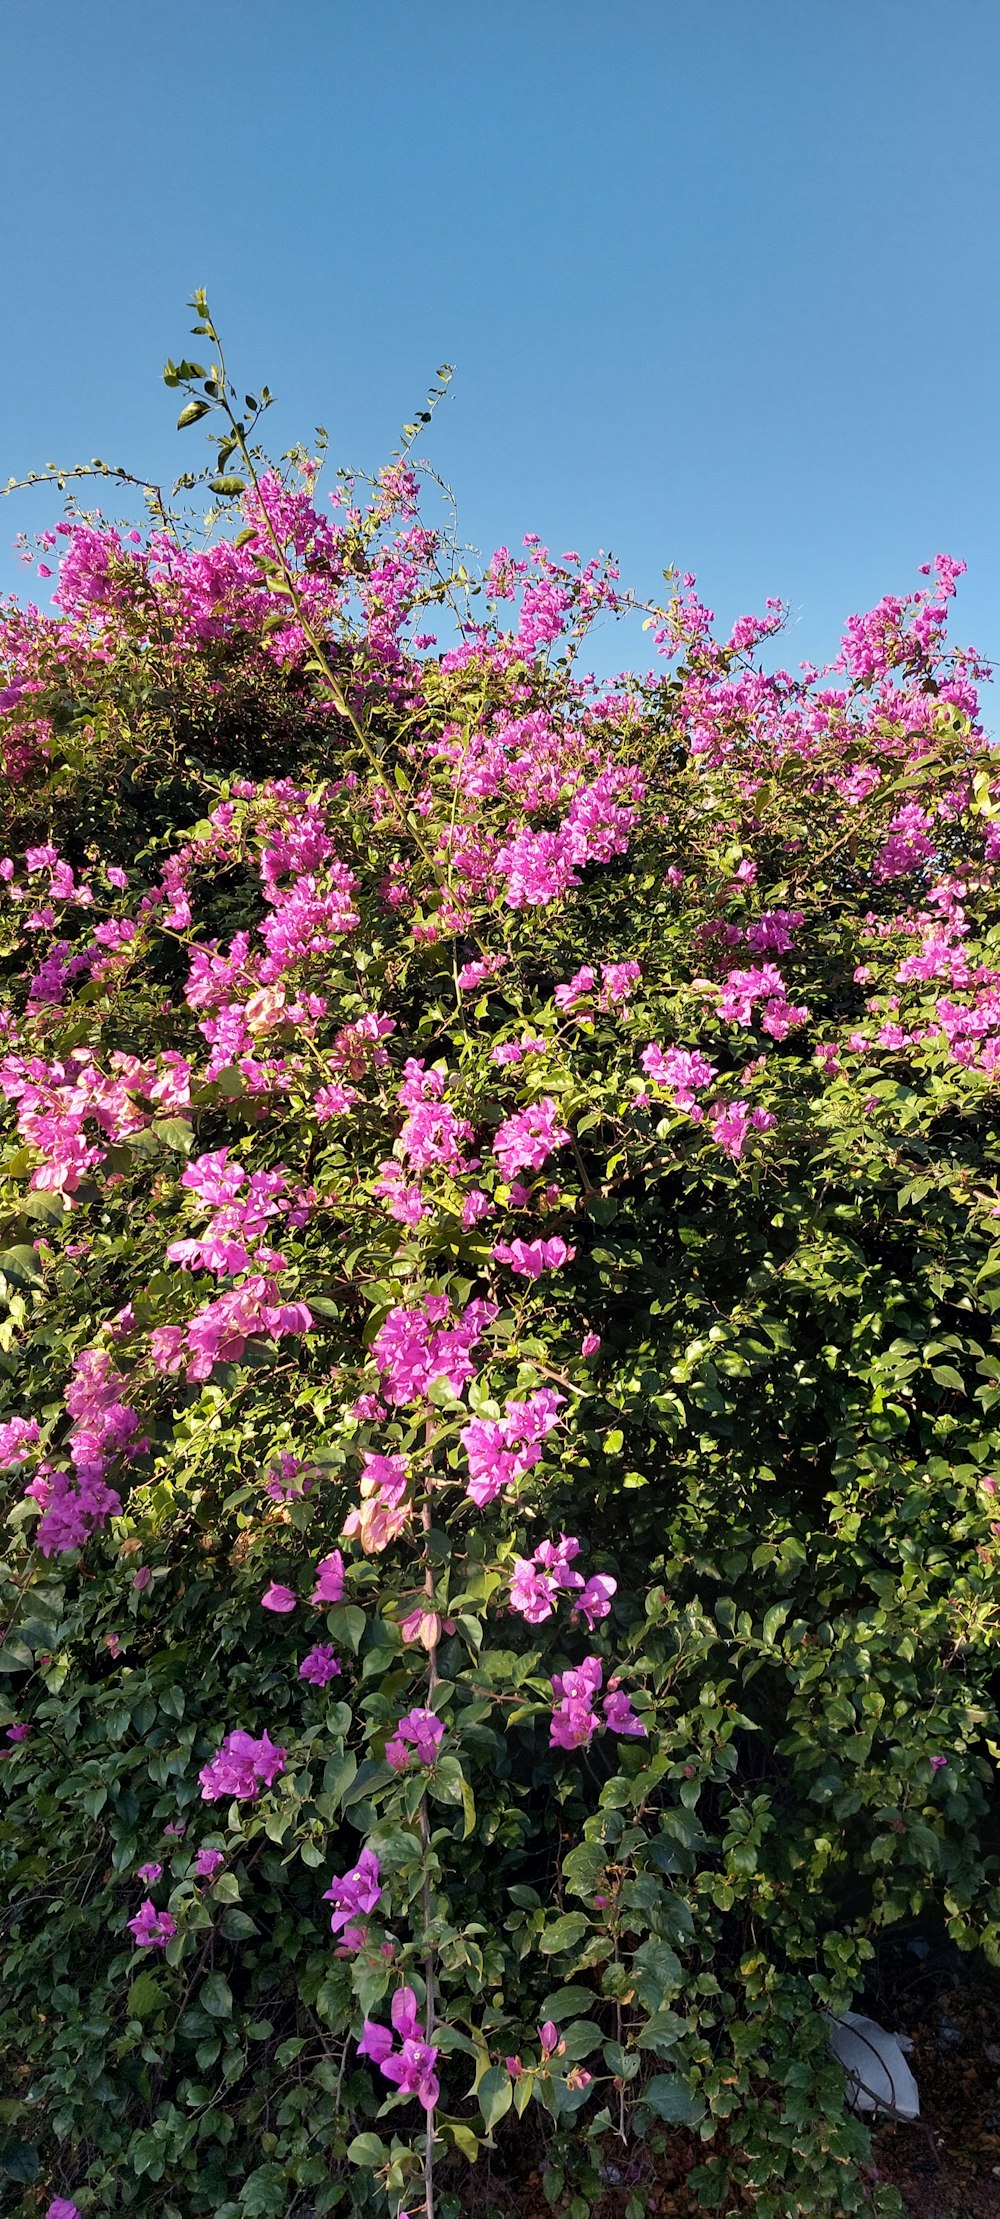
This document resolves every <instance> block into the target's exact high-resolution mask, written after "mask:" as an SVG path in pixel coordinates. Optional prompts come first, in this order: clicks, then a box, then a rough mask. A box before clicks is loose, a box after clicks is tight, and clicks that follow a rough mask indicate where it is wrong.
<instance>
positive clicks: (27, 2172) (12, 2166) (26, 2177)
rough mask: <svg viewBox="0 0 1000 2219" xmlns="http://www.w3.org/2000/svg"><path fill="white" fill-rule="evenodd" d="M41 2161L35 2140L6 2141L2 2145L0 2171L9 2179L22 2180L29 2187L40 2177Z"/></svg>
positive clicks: (23, 2184) (0, 2148)
mask: <svg viewBox="0 0 1000 2219" xmlns="http://www.w3.org/2000/svg"><path fill="white" fill-rule="evenodd" d="M40 2171H41V2163H40V2160H39V2156H38V2151H37V2150H36V2148H35V2145H34V2143H33V2142H18V2141H16V2140H15V2141H12V2142H4V2143H3V2144H2V2145H0V2173H2V2174H3V2175H4V2176H5V2178H6V2179H7V2180H16V2181H20V2182H21V2184H22V2186H23V2187H25V2188H27V2187H29V2186H30V2184H31V2182H32V2181H35V2180H37V2179H38V2175H39V2173H40Z"/></svg>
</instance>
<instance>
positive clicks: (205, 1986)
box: [198, 1972, 233, 2019]
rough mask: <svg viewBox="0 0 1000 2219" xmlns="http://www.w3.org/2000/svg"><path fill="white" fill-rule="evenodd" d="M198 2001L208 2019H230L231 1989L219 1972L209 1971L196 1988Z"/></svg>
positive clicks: (231, 2012) (231, 2005) (231, 2013)
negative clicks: (206, 2013)
mask: <svg viewBox="0 0 1000 2219" xmlns="http://www.w3.org/2000/svg"><path fill="white" fill-rule="evenodd" d="M198 2001H199V2003H200V2005H201V2008H202V2010H203V2011H207V2012H208V2015H209V2018H210V2019H231V2018H232V2015H233V1991H232V1989H231V1987H230V1985H229V1982H228V1980H227V1979H226V1978H225V1976H224V1974H222V1973H221V1972H210V1973H209V1974H208V1975H207V1976H206V1978H205V1979H204V1980H203V1981H202V1984H201V1987H200V1988H199V1990H198Z"/></svg>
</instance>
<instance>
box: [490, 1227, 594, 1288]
mask: <svg viewBox="0 0 1000 2219" xmlns="http://www.w3.org/2000/svg"><path fill="white" fill-rule="evenodd" d="M490 1254H491V1256H492V1257H493V1258H494V1261H495V1262H496V1263H498V1264H509V1265H510V1268H511V1270H512V1271H516V1272H517V1273H518V1274H519V1275H520V1277H521V1278H522V1279H538V1278H540V1277H541V1274H542V1272H543V1271H561V1270H562V1267H563V1265H564V1264H569V1263H572V1261H573V1258H574V1256H575V1255H576V1249H575V1248H569V1247H567V1244H566V1242H565V1241H564V1240H561V1239H560V1238H559V1236H558V1234H556V1235H555V1236H554V1237H553V1238H552V1239H551V1240H533V1241H523V1240H514V1241H497V1242H496V1244H495V1246H494V1247H493V1248H492V1249H491V1250H490Z"/></svg>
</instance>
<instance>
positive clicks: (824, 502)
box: [0, 0, 1000, 660]
mask: <svg viewBox="0 0 1000 2219" xmlns="http://www.w3.org/2000/svg"><path fill="white" fill-rule="evenodd" d="M3 76H4V113H3V125H2V130H0V184H2V199H0V206H2V209H3V217H2V226H3V229H2V238H3V244H2V248H0V269H2V277H3V300H4V309H5V313H4V325H5V331H4V342H3V346H2V349H0V479H3V480H5V479H6V478H7V476H8V475H9V474H12V473H18V474H19V473H21V472H22V471H24V470H25V469H27V468H29V467H31V466H32V465H36V464H38V463H39V462H42V461H45V460H46V459H48V458H49V457H53V458H58V459H60V460H63V459H65V460H72V459H79V458H82V457H86V456H89V455H93V454H101V455H104V456H107V457H109V458H110V459H114V460H121V461H123V462H126V463H128V464H129V465H130V466H131V467H133V468H135V469H137V470H148V471H149V472H150V474H153V475H156V474H159V473H163V474H165V475H170V476H173V475H174V473H175V472H176V470H178V469H180V468H182V467H184V465H185V463H186V462H187V460H188V459H189V457H190V455H191V452H192V446H191V443H192V442H197V441H198V440H199V437H200V434H199V433H198V432H197V431H195V432H189V433H187V434H186V436H185V437H183V438H182V437H178V436H176V435H175V434H174V431H173V423H174V417H175V414H176V401H175V399H174V397H173V396H171V395H169V394H168V393H167V392H166V391H165V389H164V388H163V387H162V386H161V384H160V382H159V372H160V368H161V365H162V362H163V360H164V358H165V356H166V355H167V354H168V353H173V354H178V353H180V352H181V350H182V349H183V347H184V345H185V343H186V335H187V330H188V325H189V323H190V320H191V319H190V318H189V317H188V316H187V315H186V314H185V312H184V302H185V300H186V299H187V297H188V295H189V293H190V292H191V290H192V288H193V287H194V286H195V285H198V284H203V285H205V286H207V288H208V290H209V294H210V297H211V300H212V303H213V307H214V310H215V313H216V315H217V317H218V319H219V320H220V322H221V323H222V326H223V329H224V332H225V333H226V334H228V343H229V350H230V354H231V356H232V358H233V361H234V365H235V366H237V368H238V374H239V375H240V376H241V377H244V376H245V378H246V381H247V382H248V384H251V385H254V384H257V383H259V382H261V381H262V380H266V381H267V382H269V383H270V385H271V386H272V388H273V389H274V390H275V391H276V393H277V394H278V396H279V402H280V407H279V408H278V409H276V410H275V412H274V416H273V418H272V420H271V421H272V424H273V428H274V430H275V432H276V433H277V434H278V435H280V444H281V445H285V444H288V443H290V442H291V440H292V439H294V438H296V437H299V436H304V437H308V435H309V432H310V430H311V427H312V426H313V425H314V424H315V423H316V422H317V421H320V422H323V423H325V424H326V425H327V426H328V427H329V428H330V431H331V434H332V446H333V451H334V454H335V457H336V458H337V459H343V460H345V461H349V462H354V463H359V464H361V465H362V466H364V467H374V466H375V465H376V464H377V463H378V462H379V460H381V459H383V458H384V456H385V455H386V454H387V452H388V451H389V450H390V448H391V447H392V445H393V444H394V441H395V437H396V433H397V429H398V426H399V424H400V423H401V422H402V420H403V419H404V418H405V417H407V416H409V415H410V413H411V411H412V410H413V409H414V407H416V406H418V405H419V403H420V400H421V396H422V395H423V393H424V392H425V390H426V387H427V384H428V382H429V381H430V379H431V378H432V377H433V373H434V370H435V368H436V366H437V364H438V363H439V362H440V361H442V360H445V359H447V360H450V361H452V362H454V363H456V364H457V369H458V374H457V377H456V379H455V381H454V384H453V387H452V398H450V399H449V401H448V402H447V404H446V406H445V408H444V409H443V410H441V411H439V413H438V416H437V417H436V419H435V425H434V430H433V436H432V439H431V441H430V443H429V452H430V454H431V456H432V459H433V460H434V462H435V463H436V465H437V466H438V467H439V468H440V469H441V470H442V471H443V473H444V474H445V475H446V476H447V477H448V478H449V479H450V481H451V482H452V484H453V486H454V488H455V490H456V493H457V495H458V498H459V503H460V510H461V522H462V527H463V532H464V536H465V537H466V538H467V539H468V540H470V541H471V542H473V543H474V544H475V545H477V546H479V547H481V548H482V549H484V550H485V551H489V550H490V549H491V548H492V547H493V546H494V545H495V544H496V543H498V542H499V541H501V540H506V541H507V542H508V543H511V544H513V543H514V542H515V541H517V540H518V539H519V538H520V537H521V535H522V534H523V532H524V531H526V530H535V531H537V532H539V533H540V534H541V535H542V537H543V539H545V540H547V541H548V542H549V543H550V544H551V545H552V546H553V547H554V548H555V549H556V550H562V549H563V548H568V547H574V548H578V549H580V550H581V551H582V552H583V553H584V554H586V553H588V552H590V551H592V550H594V549H595V548H596V547H598V546H603V547H610V548H613V549H614V551H615V552H616V554H618V556H619V557H620V558H621V561H622V566H623V573H624V575H625V576H626V577H627V578H628V579H630V580H632V581H633V582H635V583H636V584H637V585H638V586H639V587H640V588H642V589H643V590H645V591H654V590H655V589H656V586H657V583H658V580H659V573H660V571H661V569H662V567H663V566H664V564H666V563H667V562H670V561H675V562H677V563H678V564H679V565H680V566H681V567H687V568H690V569H692V570H695V571H697V573H698V577H699V583H700V585H701V587H702V590H703V592H704V594H705V597H706V598H707V599H708V600H709V601H710V602H711V603H712V605H713V606H714V607H715V608H716V609H717V611H718V612H719V614H720V616H721V617H724V618H727V619H728V618H730V617H732V616H733V615H735V614H736V613H738V612H739V611H741V610H743V609H745V608H748V607H757V606H760V605H761V604H762V603H763V600H764V598H765V596H766V595H767V594H769V593H775V594H780V595H781V596H782V597H784V598H785V599H787V600H788V601H789V602H790V603H791V604H792V608H793V611H794V613H795V625H794V629H793V631H792V633H791V636H790V640H789V642H788V644H787V646H786V649H785V654H786V655H787V657H788V659H790V660H797V659H798V658H799V657H800V656H814V657H816V658H817V659H820V658H822V657H823V656H824V655H825V654H827V653H829V652H832V651H833V649H834V646H835V642H836V639H837V636H838V631H839V625H840V620H841V619H842V617H843V616H844V615H846V614H847V613H848V612H849V611H851V610H852V609H855V608H858V607H864V606H866V605H867V604H868V602H870V601H871V600H873V599H874V598H876V597H877V596H878V595H879V594H881V593H882V592H884V591H886V590H889V589H893V590H897V589H898V590H905V589H906V588H907V587H908V586H909V585H910V583H911V581H913V580H914V573H915V570H916V566H917V564H918V563H920V562H921V561H923V560H925V559H926V558H927V557H929V556H931V555H933V554H934V553H935V552H936V551H937V550H938V549H939V548H946V549H948V550H949V551H950V552H953V553H955V554H959V555H962V556H964V557H965V558H966V560H967V561H968V564H969V572H970V575H969V578H968V579H967V580H966V581H965V582H964V589H963V591H962V594H961V598H960V602H959V616H958V622H957V633H958V635H959V636H960V637H962V638H964V639H973V640H975V641H976V642H977V644H978V645H980V646H981V647H982V648H983V649H984V650H985V651H986V652H987V653H989V654H992V655H994V656H997V657H1000V595H998V586H1000V530H998V526H1000V502H998V494H1000V484H998V478H1000V469H998V461H1000V441H998V411H1000V266H998V243H1000V225H998V216H1000V190H998V187H1000V132H998V128H997V111H998V101H1000V7H998V5H997V0H947V5H942V4H941V0H683V4H681V0H502V4H501V5H498V6H496V7H493V8H486V7H484V6H482V4H478V5H477V4H475V0H281V4H280V5H274V4H273V0H240V4H236V0H212V5H211V6H209V5H206V4H205V0H200V4H199V5H197V6H195V5H191V4H190V0H90V5H88V6H81V5H80V4H79V0H46V4H45V5H39V0H4V6H3ZM46 498H47V497H41V498H38V499H36V500H35V501H34V502H32V501H31V500H30V499H28V498H27V497H21V498H20V499H19V500H18V501H17V503H16V504H15V503H14V502H13V501H11V502H8V503H7V504H6V505H5V506H4V507H3V508H0V588H6V589H10V588H11V587H15V588H16V589H17V590H18V591H20V592H24V591H25V590H31V581H30V578H29V575H28V574H27V573H26V572H25V571H24V570H23V569H22V567H21V565H20V563H19V562H18V561H17V559H16V557H15V556H14V555H13V554H12V553H11V552H10V549H11V542H12V539H13V536H14V533H15V531H16V530H17V529H18V528H27V527H30V526H33V525H35V524H40V523H41V522H42V521H44V520H45V518H44V515H43V505H42V503H43V500H44V499H46ZM35 590H39V591H40V590H42V589H40V588H35ZM608 652H609V653H610V647H609V649H608Z"/></svg>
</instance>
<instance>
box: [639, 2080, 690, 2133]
mask: <svg viewBox="0 0 1000 2219" xmlns="http://www.w3.org/2000/svg"><path fill="white" fill-rule="evenodd" d="M642 2101H643V2103H647V2104H648V2105H649V2108H650V2110H651V2111H655V2113H656V2116H657V2118H658V2119H664V2120H665V2121H666V2122H667V2125H668V2126H672V2127H692V2126H695V2125H696V2124H697V2122H698V2120H699V2119H700V2118H702V2117H703V2115H704V2110H705V2103H704V2098H703V2097H701V2096H693V2095H692V2094H691V2092H690V2089H689V2088H688V2085H687V2082H686V2081H685V2080H682V2079H681V2076H680V2073H654V2075H653V2078H652V2080H648V2081H647V2082H646V2086H645V2087H644V2089H643V2091H642Z"/></svg>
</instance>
